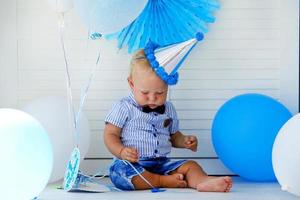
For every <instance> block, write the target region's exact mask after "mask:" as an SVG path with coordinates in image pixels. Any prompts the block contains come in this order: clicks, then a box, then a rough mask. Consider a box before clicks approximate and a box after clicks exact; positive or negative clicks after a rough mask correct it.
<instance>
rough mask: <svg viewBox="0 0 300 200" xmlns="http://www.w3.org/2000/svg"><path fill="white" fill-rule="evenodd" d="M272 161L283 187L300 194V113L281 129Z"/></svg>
mask: <svg viewBox="0 0 300 200" xmlns="http://www.w3.org/2000/svg"><path fill="white" fill-rule="evenodd" d="M272 163H273V168H274V172H275V176H276V178H277V180H278V182H279V183H280V185H281V188H282V189H283V190H286V191H288V192H290V193H292V194H294V195H297V196H300V178H299V175H298V174H299V169H300V114H297V115H295V116H294V117H292V118H291V119H289V120H288V121H287V122H286V123H285V124H284V125H283V127H282V128H281V129H280V131H279V133H278V135H277V137H276V139H275V142H274V145H273V152H272Z"/></svg>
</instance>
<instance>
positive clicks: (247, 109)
mask: <svg viewBox="0 0 300 200" xmlns="http://www.w3.org/2000/svg"><path fill="white" fill-rule="evenodd" d="M291 117H292V114H291V113H290V112H289V110H288V109H287V108H286V107H285V106H284V105H282V104H281V103H279V102H278V101H276V100H275V99H273V98H271V97H268V96H265V95H261V94H243V95H239V96H236V97H234V98H232V99H230V100H229V101H227V102H226V103H225V104H224V105H223V106H222V107H221V108H220V109H219V110H218V112H217V114H216V116H215V118H214V120H213V125H212V141H213V145H214V148H215V151H216V153H217V155H218V156H219V158H220V159H221V161H222V162H223V163H224V164H225V166H226V167H228V168H229V169H230V170H231V171H232V172H234V173H236V174H238V175H239V176H241V177H242V178H245V179H248V180H251V181H275V180H276V177H275V174H274V171H273V167H272V146H273V143H274V141H275V137H276V135H277V133H278V131H279V129H280V128H281V127H282V126H283V125H284V124H285V122H286V121H287V120H288V119H290V118H291Z"/></svg>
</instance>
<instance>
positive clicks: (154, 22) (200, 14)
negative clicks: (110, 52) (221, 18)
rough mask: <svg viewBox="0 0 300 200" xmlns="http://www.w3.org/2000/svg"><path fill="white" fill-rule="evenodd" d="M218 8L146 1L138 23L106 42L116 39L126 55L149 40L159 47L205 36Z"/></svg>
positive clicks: (205, 1) (179, 0)
mask: <svg viewBox="0 0 300 200" xmlns="http://www.w3.org/2000/svg"><path fill="white" fill-rule="evenodd" d="M219 7H220V5H219V3H218V2H217V1H215V0H149V1H148V3H147V5H146V7H145V8H144V10H143V11H142V13H141V14H140V15H139V16H138V18H137V19H135V20H134V21H133V22H132V23H131V24H129V25H128V26H127V27H125V28H124V29H122V30H121V31H119V32H117V33H114V34H109V35H106V38H107V39H117V40H118V48H120V49H121V48H122V47H124V46H125V45H127V46H128V52H129V53H131V52H133V51H134V50H136V49H139V48H144V47H145V45H146V44H147V42H148V41H149V40H151V41H152V42H154V43H157V44H159V45H160V46H167V45H170V44H174V43H179V42H183V41H186V40H189V39H191V38H193V37H194V36H195V34H196V33H198V32H201V33H206V32H207V31H208V28H207V23H213V22H214V21H215V17H214V16H213V14H212V13H213V11H215V10H217V9H219Z"/></svg>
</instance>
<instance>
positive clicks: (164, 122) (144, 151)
mask: <svg viewBox="0 0 300 200" xmlns="http://www.w3.org/2000/svg"><path fill="white" fill-rule="evenodd" d="M165 107H166V110H165V113H164V114H158V113H154V112H150V113H144V112H143V111H142V107H141V106H139V105H138V103H137V102H136V101H135V99H134V96H133V94H132V93H131V94H130V95H129V96H127V97H125V98H123V99H121V100H120V101H118V102H117V103H116V104H114V106H113V107H112V109H111V110H110V112H109V113H108V115H107V116H106V118H105V122H106V123H111V124H113V125H115V126H117V127H119V128H121V129H122V132H121V141H122V143H123V145H124V146H126V147H134V148H136V149H137V151H138V153H139V155H140V158H154V157H165V156H167V155H168V154H169V153H170V152H171V148H172V145H171V141H170V136H171V134H174V133H176V132H177V131H178V129H179V125H178V124H179V122H178V119H177V114H176V110H175V108H174V106H173V104H172V103H171V102H169V101H166V102H165ZM168 122H170V123H168Z"/></svg>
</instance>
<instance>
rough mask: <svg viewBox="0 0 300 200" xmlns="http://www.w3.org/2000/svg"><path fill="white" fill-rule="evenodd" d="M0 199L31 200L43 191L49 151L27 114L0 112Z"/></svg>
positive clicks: (45, 137)
mask: <svg viewBox="0 0 300 200" xmlns="http://www.w3.org/2000/svg"><path fill="white" fill-rule="evenodd" d="M0 157H1V164H0V172H1V181H0V188H1V199H33V198H34V197H36V196H38V195H39V193H40V192H41V191H42V190H43V189H44V188H45V186H46V184H47V182H48V180H49V177H50V175H51V171H52V167H53V150H52V145H51V143H50V140H49V137H48V134H47V133H46V131H45V130H44V128H43V127H42V125H41V124H40V123H39V122H38V121H37V120H36V119H34V118H33V117H32V116H30V115H29V114H27V113H25V112H22V111H19V110H15V109H5V108H3V109H0Z"/></svg>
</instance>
